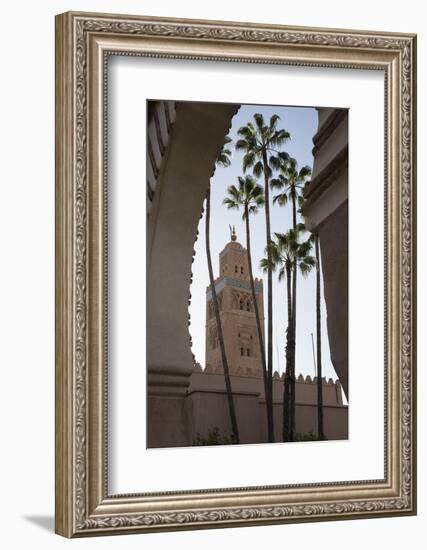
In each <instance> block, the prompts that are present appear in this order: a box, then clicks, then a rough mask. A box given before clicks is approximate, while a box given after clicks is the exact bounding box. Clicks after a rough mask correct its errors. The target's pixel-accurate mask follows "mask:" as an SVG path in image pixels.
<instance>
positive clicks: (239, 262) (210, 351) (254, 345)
mask: <svg viewBox="0 0 427 550" xmlns="http://www.w3.org/2000/svg"><path fill="white" fill-rule="evenodd" d="M219 273H220V276H219V277H218V278H217V279H215V289H216V292H217V295H218V302H219V308H220V318H221V324H222V330H223V333H224V342H225V351H226V354H227V360H228V365H229V368H230V373H231V374H234V375H243V376H259V377H261V376H262V367H261V355H260V350H259V343H258V331H257V326H256V317H255V310H254V304H253V300H252V292H251V284H250V278H249V268H248V254H247V250H246V248H243V246H242V245H241V244H240V243H239V242H237V237H236V230H235V228H234V227H233V228H232V230H231V239H230V242H229V243H227V244H226V245H225V247H224V249H223V250H222V252H221V253H220V255H219ZM255 293H256V298H257V303H258V311H259V314H260V318H261V326H262V331H263V338H264V302H263V285H262V279H255ZM206 370H207V372H222V364H221V353H220V349H219V342H218V330H217V324H216V320H215V314H214V309H213V303H212V293H211V289H210V286H208V287H207V289H206Z"/></svg>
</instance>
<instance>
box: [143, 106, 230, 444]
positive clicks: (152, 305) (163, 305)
mask: <svg viewBox="0 0 427 550" xmlns="http://www.w3.org/2000/svg"><path fill="white" fill-rule="evenodd" d="M237 110H238V106H237V105H224V104H210V103H185V102H182V103H177V104H176V119H175V123H174V125H173V128H172V133H171V135H170V138H169V142H168V147H167V151H166V152H165V155H164V157H163V159H162V163H161V167H160V171H159V175H158V178H157V182H156V191H155V194H154V198H153V202H152V207H151V211H150V216H149V220H148V226H149V227H148V243H147V250H148V252H147V257H148V278H147V279H148V280H147V313H148V315H147V348H148V382H147V385H148V388H147V389H148V407H147V415H148V446H149V447H163V446H184V445H191V444H192V440H193V430H192V410H191V400H190V399H189V398H188V397H187V389H188V386H189V382H190V375H191V373H192V371H193V356H192V353H191V349H190V335H189V330H188V302H189V285H190V280H191V264H192V258H193V251H194V241H195V238H196V231H197V225H198V222H199V219H200V215H201V211H202V205H203V201H204V199H205V196H206V191H207V188H208V185H209V180H210V177H211V175H212V173H213V169H214V165H215V160H216V158H217V156H218V153H219V151H220V149H221V147H222V145H223V142H224V138H225V136H226V135H227V133H228V130H229V128H230V125H231V119H232V117H233V115H234V114H235V113H236V112H237Z"/></svg>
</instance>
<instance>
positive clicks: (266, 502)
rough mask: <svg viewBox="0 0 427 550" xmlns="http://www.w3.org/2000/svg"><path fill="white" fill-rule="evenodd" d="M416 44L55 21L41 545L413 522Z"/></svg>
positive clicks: (109, 19)
mask: <svg viewBox="0 0 427 550" xmlns="http://www.w3.org/2000/svg"><path fill="white" fill-rule="evenodd" d="M415 119H416V37H415V35H411V34H401V33H383V32H367V31H354V30H335V29H334V30H332V29H313V28H303V27H285V26H279V25H256V24H249V23H235V22H218V21H194V20H178V19H164V18H152V17H143V16H141V17H137V16H124V15H107V14H89V13H71V12H69V13H65V14H62V15H58V16H57V18H56V532H57V533H58V534H60V535H63V536H66V537H79V536H91V535H106V534H125V533H135V532H141V533H142V532H149V531H165V530H178V529H202V528H215V527H216V528H218V527H231V526H250V525H262V524H273V523H288V522H304V521H321V520H339V519H353V518H354V519H355V518H370V517H372V518H374V517H383V516H398V515H411V514H415V513H416V460H415V459H416V418H415V411H416V406H415V405H416V403H415V397H416V393H415V383H416V371H415V367H416V357H415V350H416V332H415V329H416V299H415V298H416V294H415V293H416V271H415V269H416V259H415V250H416V229H415V228H416V224H415V221H416V217H415V206H416V194H415V191H416V190H415V176H416V159H415V152H416V141H415V139H416V135H415Z"/></svg>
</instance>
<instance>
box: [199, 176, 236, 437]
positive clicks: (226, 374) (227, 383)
mask: <svg viewBox="0 0 427 550" xmlns="http://www.w3.org/2000/svg"><path fill="white" fill-rule="evenodd" d="M210 211H211V188H210V185H209V188H208V191H207V193H206V228H205V229H206V257H207V261H208V271H209V283H210V287H211V292H212V302H213V306H214V313H215V320H216V324H217V328H218V341H219V346H220V350H221V361H222V367H223V369H224V378H225V387H226V389H227V400H228V409H229V413H230V420H231V430H232V435H231V440H232V442H233V443H236V444H237V443H240V439H239V428H238V426H237V418H236V410H235V408H234V400H233V392H232V389H231V380H230V370H229V368H228V362H227V356H226V353H225V344H224V334H223V332H222V325H221V319H220V316H219V305H218V297H217V294H216V290H215V281H214V275H213V269H212V258H211V247H210V238H209V226H210V216H211V212H210Z"/></svg>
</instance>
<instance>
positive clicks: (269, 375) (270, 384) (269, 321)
mask: <svg viewBox="0 0 427 550" xmlns="http://www.w3.org/2000/svg"><path fill="white" fill-rule="evenodd" d="M262 161H263V169H264V196H265V228H266V238H267V261H268V269H267V382H268V395H266V396H265V397H266V400H267V407H268V409H269V413H268V414H269V417H270V418H272V419H273V262H272V257H271V227H270V189H269V177H268V171H269V167H268V162H267V152H266V150H265V149H263V151H262ZM268 441H269V442H270V443H272V442H274V432H273V433H272V434H269V439H268Z"/></svg>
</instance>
